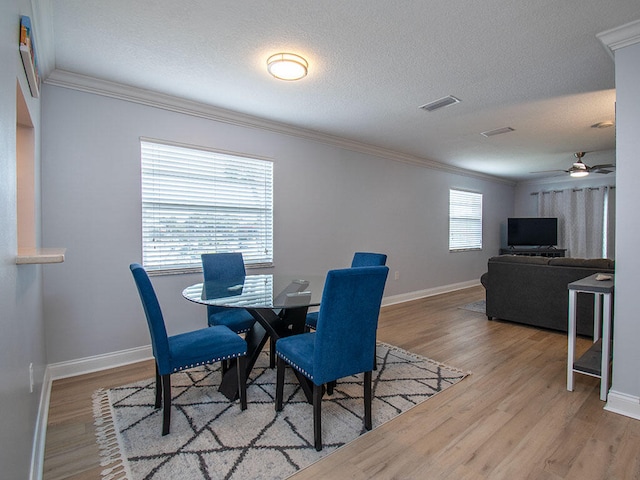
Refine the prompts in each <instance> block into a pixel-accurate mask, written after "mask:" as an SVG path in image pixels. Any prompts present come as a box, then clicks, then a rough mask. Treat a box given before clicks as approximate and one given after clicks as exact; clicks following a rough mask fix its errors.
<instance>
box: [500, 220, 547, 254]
mask: <svg viewBox="0 0 640 480" xmlns="http://www.w3.org/2000/svg"><path fill="white" fill-rule="evenodd" d="M507 244H508V245H509V246H510V247H515V246H529V247H554V246H556V245H557V244H558V219H557V218H508V219H507Z"/></svg>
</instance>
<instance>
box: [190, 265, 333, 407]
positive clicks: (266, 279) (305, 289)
mask: <svg viewBox="0 0 640 480" xmlns="http://www.w3.org/2000/svg"><path fill="white" fill-rule="evenodd" d="M324 280H325V276H324V275H286V274H280V275H277V274H276V275H271V274H260V275H246V276H244V277H239V278H237V279H234V280H233V281H227V282H225V283H218V282H203V283H197V284H195V285H191V286H189V287H187V288H185V289H184V290H183V292H182V296H183V297H184V298H186V299H187V300H189V301H191V302H194V303H199V304H202V305H212V306H217V307H226V308H244V309H245V310H247V311H248V312H249V313H250V314H251V316H253V318H255V320H256V322H255V323H254V324H253V326H252V327H251V330H249V331H248V332H247V333H246V334H245V340H246V341H247V372H246V373H247V377H246V378H249V374H250V373H251V370H252V369H253V367H254V365H255V363H256V360H257V359H258V356H259V355H260V352H261V351H262V349H263V348H264V346H265V344H266V343H267V341H268V340H269V339H271V340H272V341H271V349H270V365H271V367H272V368H273V367H274V365H275V354H274V348H273V346H274V345H275V341H276V340H277V339H278V338H281V337H286V336H289V335H295V334H298V333H303V332H304V326H305V319H306V316H307V311H308V309H309V307H313V306H318V305H320V300H321V299H322V290H323V288H324ZM236 368H237V365H236V364H235V362H234V363H233V364H232V365H231V366H230V367H229V368H228V369H227V370H226V371H225V373H224V374H223V376H222V382H221V383H220V388H219V391H220V392H221V393H222V394H224V395H225V396H226V397H227V398H229V399H230V400H233V399H235V398H237V394H238V393H237V392H238V383H237V382H238V378H237V375H236ZM294 372H295V370H294ZM296 376H297V377H298V380H299V381H300V385H301V386H302V389H303V391H304V393H305V395H306V397H307V400H308V401H309V403H311V402H312V397H311V392H312V387H311V385H310V383H309V381H308V380H307V379H306V378H305V377H304V376H302V375H301V374H298V373H297V372H296Z"/></svg>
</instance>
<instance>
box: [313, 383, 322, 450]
mask: <svg viewBox="0 0 640 480" xmlns="http://www.w3.org/2000/svg"><path fill="white" fill-rule="evenodd" d="M313 441H314V444H315V447H316V450H317V451H318V452H319V451H320V450H322V385H316V384H315V383H314V384H313Z"/></svg>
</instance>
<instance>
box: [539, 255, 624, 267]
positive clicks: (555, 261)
mask: <svg viewBox="0 0 640 480" xmlns="http://www.w3.org/2000/svg"><path fill="white" fill-rule="evenodd" d="M549 265H553V266H556V267H580V268H595V269H598V268H602V269H605V270H613V269H614V262H613V260H609V259H608V258H571V257H559V258H552V259H551V260H550V261H549Z"/></svg>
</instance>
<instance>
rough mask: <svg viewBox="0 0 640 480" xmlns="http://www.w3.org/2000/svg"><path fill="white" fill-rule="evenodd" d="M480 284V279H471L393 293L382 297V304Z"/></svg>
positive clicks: (391, 303)
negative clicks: (398, 293) (397, 293)
mask: <svg viewBox="0 0 640 480" xmlns="http://www.w3.org/2000/svg"><path fill="white" fill-rule="evenodd" d="M476 285H480V280H479V279H478V280H469V281H467V282H460V283H452V284H450V285H442V286H440V287H434V288H428V289H426V290H418V291H415V292H409V293H401V294H400V295H393V296H391V297H385V298H383V299H382V306H383V307H385V306H388V305H396V304H398V303H403V302H409V301H411V300H418V299H419V298H426V297H432V296H434V295H440V294H442V293H449V292H455V291H456V290H462V289H463V288H469V287H475V286H476Z"/></svg>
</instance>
